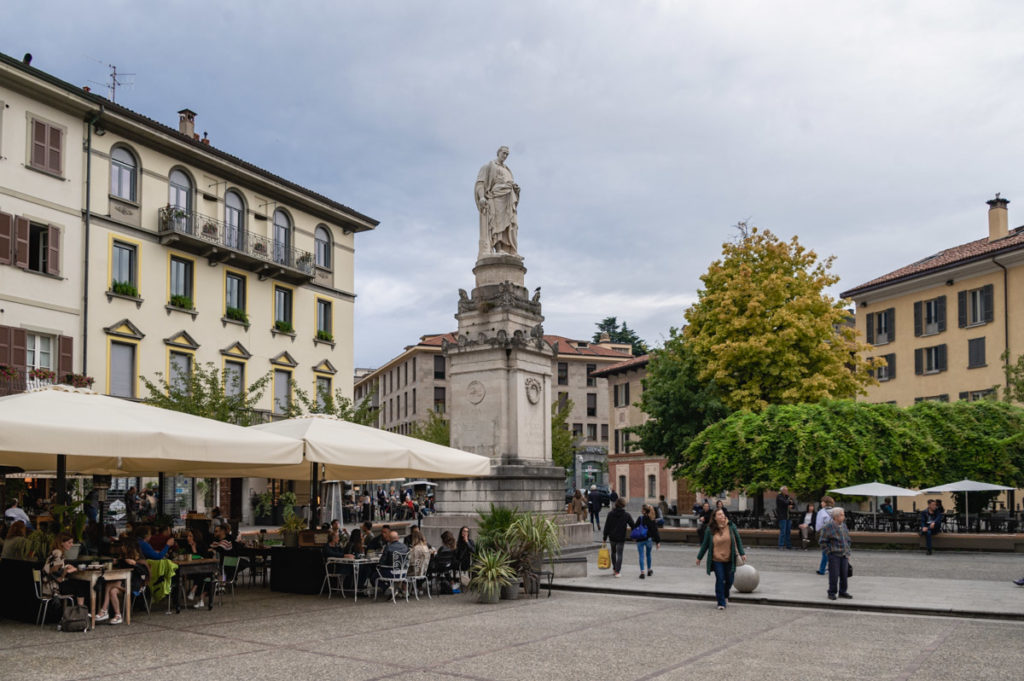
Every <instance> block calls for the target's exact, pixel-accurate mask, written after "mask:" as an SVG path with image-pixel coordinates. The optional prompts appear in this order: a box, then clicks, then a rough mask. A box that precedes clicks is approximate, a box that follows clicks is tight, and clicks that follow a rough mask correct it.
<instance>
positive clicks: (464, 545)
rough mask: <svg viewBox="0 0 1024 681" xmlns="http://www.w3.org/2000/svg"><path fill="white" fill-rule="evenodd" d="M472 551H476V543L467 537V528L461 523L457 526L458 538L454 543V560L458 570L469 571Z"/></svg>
mask: <svg viewBox="0 0 1024 681" xmlns="http://www.w3.org/2000/svg"><path fill="white" fill-rule="evenodd" d="M474 553H476V544H475V543H474V542H473V540H472V539H470V538H469V528H468V527H466V526H465V525H463V526H462V527H461V528H459V540H458V542H457V543H456V544H455V562H456V565H458V566H459V569H460V570H462V571H463V572H469V566H470V564H471V563H472V562H473V554H474Z"/></svg>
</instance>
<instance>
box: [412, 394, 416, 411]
mask: <svg viewBox="0 0 1024 681" xmlns="http://www.w3.org/2000/svg"><path fill="white" fill-rule="evenodd" d="M412 415H413V416H415V415H416V388H413V389H412Z"/></svg>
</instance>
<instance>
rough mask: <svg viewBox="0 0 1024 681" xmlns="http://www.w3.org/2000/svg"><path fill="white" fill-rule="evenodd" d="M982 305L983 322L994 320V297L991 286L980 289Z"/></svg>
mask: <svg viewBox="0 0 1024 681" xmlns="http://www.w3.org/2000/svg"><path fill="white" fill-rule="evenodd" d="M981 299H982V301H984V302H983V303H982V304H983V305H984V306H985V321H986V322H990V321H992V320H993V319H994V318H995V295H994V287H993V286H992V284H989V285H988V286H983V287H982V289H981Z"/></svg>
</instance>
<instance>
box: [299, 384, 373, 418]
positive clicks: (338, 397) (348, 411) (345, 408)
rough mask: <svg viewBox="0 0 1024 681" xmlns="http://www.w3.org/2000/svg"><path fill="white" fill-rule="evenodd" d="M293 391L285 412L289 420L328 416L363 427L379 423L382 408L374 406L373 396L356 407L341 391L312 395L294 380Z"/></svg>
mask: <svg viewBox="0 0 1024 681" xmlns="http://www.w3.org/2000/svg"><path fill="white" fill-rule="evenodd" d="M291 389H292V401H291V403H290V404H289V405H288V406H287V408H285V410H284V413H285V416H286V417H287V418H294V417H296V416H302V415H304V414H328V415H330V416H336V417H338V418H339V419H341V420H342V421H351V422H352V423H358V424H359V425H361V426H372V425H374V424H375V423H376V422H377V412H379V411H380V408H379V407H375V406H373V399H372V397H373V396H372V395H371V396H369V397H367V398H366V399H365V400H363V401H362V402H360V403H359V404H358V405H356V404H353V402H352V400H350V399H349V398H348V397H345V395H344V394H343V393H342V392H341V389H338V390H335V391H334V394H333V395H332V394H331V393H330V391H328V390H317V389H314V391H313V393H312V394H310V393H309V392H307V391H306V390H304V389H303V388H300V387H299V384H298V383H296V382H295V380H294V379H292V381H291Z"/></svg>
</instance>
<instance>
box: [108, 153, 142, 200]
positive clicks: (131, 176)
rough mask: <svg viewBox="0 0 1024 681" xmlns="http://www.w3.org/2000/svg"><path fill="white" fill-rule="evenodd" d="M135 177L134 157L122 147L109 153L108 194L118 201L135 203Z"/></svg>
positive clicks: (136, 167)
mask: <svg viewBox="0 0 1024 681" xmlns="http://www.w3.org/2000/svg"><path fill="white" fill-rule="evenodd" d="M137 177H138V163H137V162H136V160H135V156H134V155H133V154H132V152H130V151H128V150H127V149H125V148H124V147H115V148H114V150H113V151H112V152H110V193H111V194H112V195H113V196H116V197H118V198H119V199H124V200H126V201H135V200H136V195H135V187H136V178H137Z"/></svg>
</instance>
